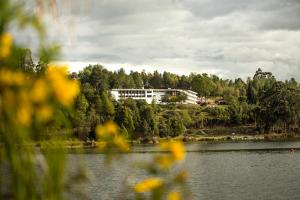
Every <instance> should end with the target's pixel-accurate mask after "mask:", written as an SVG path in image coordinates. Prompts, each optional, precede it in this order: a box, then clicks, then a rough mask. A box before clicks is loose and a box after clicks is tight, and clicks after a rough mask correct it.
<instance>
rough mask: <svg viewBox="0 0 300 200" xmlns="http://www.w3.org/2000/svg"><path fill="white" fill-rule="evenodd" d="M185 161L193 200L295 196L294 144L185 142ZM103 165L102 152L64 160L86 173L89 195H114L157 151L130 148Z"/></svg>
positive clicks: (298, 173)
mask: <svg viewBox="0 0 300 200" xmlns="http://www.w3.org/2000/svg"><path fill="white" fill-rule="evenodd" d="M186 148H187V151H188V153H187V157H186V161H185V163H183V164H181V165H180V166H179V167H178V168H184V169H187V170H188V171H189V179H188V185H189V187H190V189H191V191H192V195H193V199H202V200H206V199H228V200H229V199H230V200H232V199H233V200H235V199H236V200H240V199H272V200H274V199H300V150H299V151H295V152H293V153H290V152H289V151H288V148H300V142H243V143H207V144H203V143H199V144H198V143H194V144H187V145H186ZM133 151H134V153H131V154H126V155H124V156H123V157H122V158H119V159H118V160H117V161H116V162H114V163H113V165H112V167H111V168H110V169H109V170H108V169H106V168H105V167H104V158H103V155H102V154H98V153H85V154H70V156H69V157H70V164H71V166H72V167H74V166H76V164H77V163H78V162H82V163H84V165H85V168H86V169H87V170H88V172H89V175H90V178H91V179H90V182H89V183H87V184H86V185H85V187H84V188H85V191H86V193H87V194H88V196H89V198H90V199H119V197H120V196H119V195H120V194H122V188H124V187H123V186H124V180H125V179H126V178H128V175H130V178H131V179H132V180H133V181H135V180H137V179H141V178H143V177H144V175H145V174H143V173H142V172H140V171H136V170H135V169H134V163H136V162H137V161H145V160H149V159H150V158H151V157H152V156H153V153H158V152H157V149H156V148H154V147H152V146H136V147H134V148H133Z"/></svg>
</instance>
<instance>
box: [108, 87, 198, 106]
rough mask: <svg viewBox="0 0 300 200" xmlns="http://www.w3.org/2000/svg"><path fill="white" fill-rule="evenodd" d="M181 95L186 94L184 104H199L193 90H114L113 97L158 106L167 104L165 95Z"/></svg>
mask: <svg viewBox="0 0 300 200" xmlns="http://www.w3.org/2000/svg"><path fill="white" fill-rule="evenodd" d="M179 93H184V94H186V96H187V98H186V100H185V101H184V102H181V103H182V104H197V101H198V97H197V93H196V92H194V91H191V90H181V89H170V88H169V89H112V90H111V94H112V97H113V98H114V99H115V100H116V101H119V100H122V99H126V98H132V99H135V100H145V101H146V102H147V103H152V101H153V100H154V101H155V102H156V103H157V104H165V102H163V101H162V97H163V96H165V95H171V96H176V95H177V94H179Z"/></svg>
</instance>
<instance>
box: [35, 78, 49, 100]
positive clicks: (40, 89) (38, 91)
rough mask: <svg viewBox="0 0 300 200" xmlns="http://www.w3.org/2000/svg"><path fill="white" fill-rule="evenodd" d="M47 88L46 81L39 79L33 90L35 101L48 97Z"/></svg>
mask: <svg viewBox="0 0 300 200" xmlns="http://www.w3.org/2000/svg"><path fill="white" fill-rule="evenodd" d="M47 90H48V88H47V85H46V82H45V81H44V80H42V79H39V80H37V81H36V82H35V83H34V85H33V88H32V90H31V99H32V100H33V102H36V103H39V102H43V101H44V100H45V99H46V97H47Z"/></svg>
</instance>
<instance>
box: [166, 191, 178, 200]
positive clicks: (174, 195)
mask: <svg viewBox="0 0 300 200" xmlns="http://www.w3.org/2000/svg"><path fill="white" fill-rule="evenodd" d="M180 199H181V195H180V193H179V192H176V191H172V192H170V193H169V194H168V200H180Z"/></svg>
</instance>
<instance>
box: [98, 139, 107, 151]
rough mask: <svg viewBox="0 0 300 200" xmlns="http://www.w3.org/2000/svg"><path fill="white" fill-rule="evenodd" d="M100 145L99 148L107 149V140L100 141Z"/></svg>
mask: <svg viewBox="0 0 300 200" xmlns="http://www.w3.org/2000/svg"><path fill="white" fill-rule="evenodd" d="M98 147H99V149H101V150H105V148H106V147H107V142H105V141H101V142H99V143H98Z"/></svg>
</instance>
